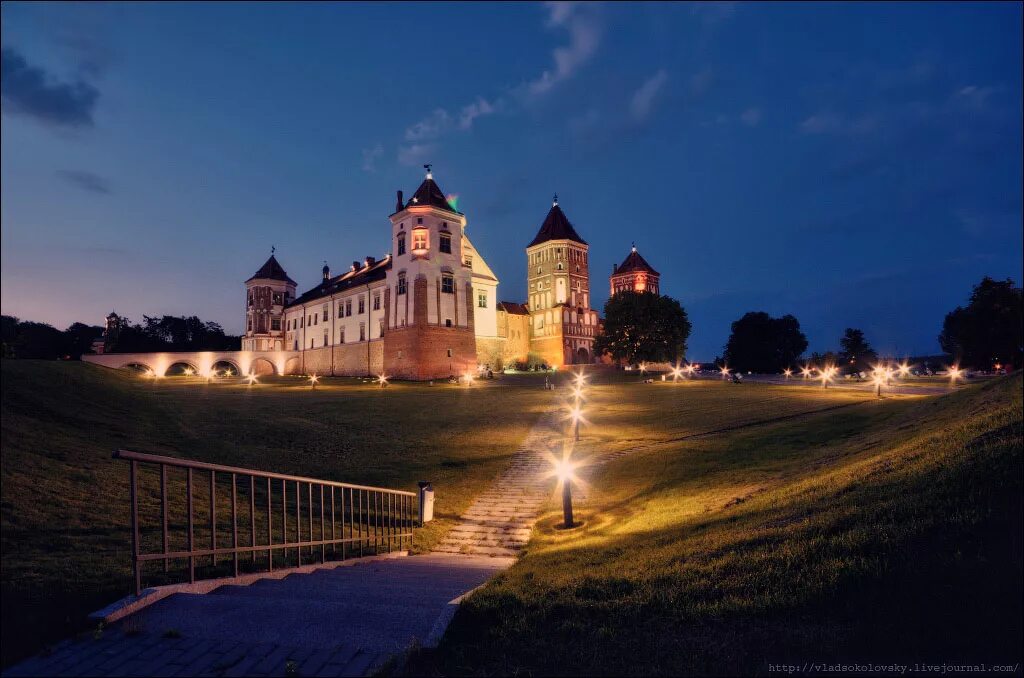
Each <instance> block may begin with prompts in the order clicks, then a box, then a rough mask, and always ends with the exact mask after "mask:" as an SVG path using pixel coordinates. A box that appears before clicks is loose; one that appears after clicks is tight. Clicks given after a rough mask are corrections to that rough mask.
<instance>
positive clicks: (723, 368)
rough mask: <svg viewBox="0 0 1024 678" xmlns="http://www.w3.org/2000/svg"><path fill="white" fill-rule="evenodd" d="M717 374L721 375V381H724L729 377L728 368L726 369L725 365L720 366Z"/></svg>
mask: <svg viewBox="0 0 1024 678" xmlns="http://www.w3.org/2000/svg"><path fill="white" fill-rule="evenodd" d="M719 372H721V373H722V379H725V378H727V377H728V376H729V368H728V367H726V366H725V365H723V366H722V369H721V370H719Z"/></svg>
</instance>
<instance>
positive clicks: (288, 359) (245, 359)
mask: <svg viewBox="0 0 1024 678" xmlns="http://www.w3.org/2000/svg"><path fill="white" fill-rule="evenodd" d="M82 360H83V361H84V362H87V363H93V364H95V365H102V366H103V367H111V368H114V369H138V370H142V371H152V372H153V374H154V375H156V376H158V377H163V376H170V375H174V374H184V373H185V370H191V372H190V373H191V374H196V375H198V376H202V377H205V376H208V375H210V374H211V373H212V372H214V371H217V372H223V371H224V370H227V369H230V370H231V371H232V372H233V373H234V374H236V375H244V374H249V373H254V374H257V375H265V374H302V359H301V357H300V354H299V352H298V351H183V352H166V353H103V354H99V355H83V356H82Z"/></svg>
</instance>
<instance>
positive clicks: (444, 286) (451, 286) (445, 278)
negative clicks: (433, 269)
mask: <svg viewBox="0 0 1024 678" xmlns="http://www.w3.org/2000/svg"><path fill="white" fill-rule="evenodd" d="M441 291H442V292H444V293H445V294H455V278H453V277H452V276H450V275H442V276H441Z"/></svg>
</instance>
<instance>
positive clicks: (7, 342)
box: [0, 315, 18, 358]
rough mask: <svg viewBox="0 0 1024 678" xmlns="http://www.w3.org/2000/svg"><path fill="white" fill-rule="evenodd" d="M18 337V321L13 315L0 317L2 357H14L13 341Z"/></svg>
mask: <svg viewBox="0 0 1024 678" xmlns="http://www.w3.org/2000/svg"><path fill="white" fill-rule="evenodd" d="M17 336H18V319H17V318H15V317H14V316H13V315H5V316H0V339H2V340H3V357H4V358H13V357H14V339H15V337H17Z"/></svg>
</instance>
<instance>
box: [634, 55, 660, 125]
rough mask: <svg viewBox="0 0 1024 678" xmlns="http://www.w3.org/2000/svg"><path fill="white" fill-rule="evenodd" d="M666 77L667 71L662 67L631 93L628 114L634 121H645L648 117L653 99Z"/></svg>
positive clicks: (652, 105)
mask: <svg viewBox="0 0 1024 678" xmlns="http://www.w3.org/2000/svg"><path fill="white" fill-rule="evenodd" d="M667 79H668V73H667V72H666V71H665V69H664V68H663V69H661V70H659V71H658V72H657V73H655V74H654V75H652V76H651V77H650V78H648V79H647V80H646V81H645V82H644V84H642V85H640V88H639V89H638V90H637V91H636V92H634V93H633V98H632V99H631V100H630V102H629V115H630V117H631V118H633V121H634V122H638V123H640V122H645V121H646V120H647V119H648V118H649V117H650V115H651V110H652V109H653V107H654V100H655V98H656V97H657V96H658V93H659V92H660V91H661V88H662V87H663V86H664V85H665V81H666V80H667Z"/></svg>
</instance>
